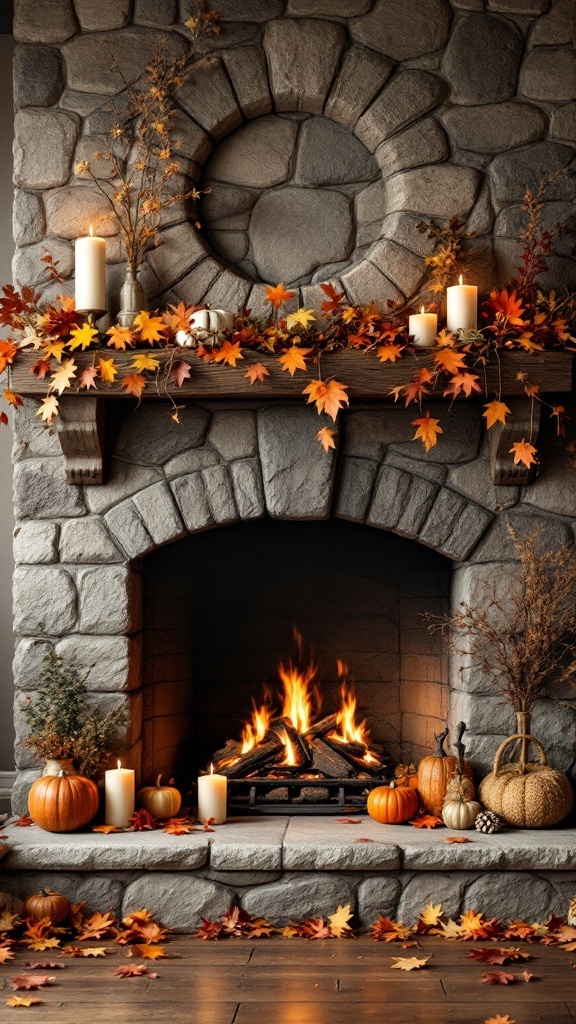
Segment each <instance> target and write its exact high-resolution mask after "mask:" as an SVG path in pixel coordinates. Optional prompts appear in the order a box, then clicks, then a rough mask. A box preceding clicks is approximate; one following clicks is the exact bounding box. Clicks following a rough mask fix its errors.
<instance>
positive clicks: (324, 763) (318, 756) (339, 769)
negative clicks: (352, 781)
mask: <svg viewBox="0 0 576 1024" xmlns="http://www.w3.org/2000/svg"><path fill="white" fill-rule="evenodd" d="M310 750H311V753H312V764H313V766H314V768H317V769H318V771H320V772H322V774H323V775H325V776H326V777H327V778H332V779H349V778H351V777H352V776H353V775H355V774H356V770H355V768H353V767H352V765H351V764H350V762H349V761H347V760H346V759H345V758H344V757H341V756H340V754H337V753H336V751H335V750H333V748H332V747H330V746H329V745H328V744H327V743H325V742H324V740H321V739H319V738H318V737H316V739H314V740H312V743H311V744H310Z"/></svg>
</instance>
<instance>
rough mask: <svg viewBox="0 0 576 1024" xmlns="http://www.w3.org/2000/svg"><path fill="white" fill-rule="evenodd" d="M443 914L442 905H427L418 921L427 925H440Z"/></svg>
mask: <svg viewBox="0 0 576 1024" xmlns="http://www.w3.org/2000/svg"><path fill="white" fill-rule="evenodd" d="M442 914H443V910H442V904H441V903H427V904H426V906H425V907H424V910H423V911H422V912H421V914H420V917H419V918H418V920H419V921H421V922H422V924H425V925H437V924H440V918H441V917H442Z"/></svg>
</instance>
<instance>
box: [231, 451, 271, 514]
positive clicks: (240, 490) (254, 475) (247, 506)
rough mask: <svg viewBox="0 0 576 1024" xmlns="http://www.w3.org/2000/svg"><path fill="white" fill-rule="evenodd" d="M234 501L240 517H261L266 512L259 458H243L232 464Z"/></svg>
mask: <svg viewBox="0 0 576 1024" xmlns="http://www.w3.org/2000/svg"><path fill="white" fill-rule="evenodd" d="M230 476H231V477H232V485H233V487H234V501H235V504H236V508H237V509H238V515H239V516H240V519H260V518H261V517H262V516H263V515H264V514H265V512H266V506H265V504H264V490H263V487H262V474H261V471H260V460H259V459H241V460H240V461H239V462H233V463H232V465H231V466H230Z"/></svg>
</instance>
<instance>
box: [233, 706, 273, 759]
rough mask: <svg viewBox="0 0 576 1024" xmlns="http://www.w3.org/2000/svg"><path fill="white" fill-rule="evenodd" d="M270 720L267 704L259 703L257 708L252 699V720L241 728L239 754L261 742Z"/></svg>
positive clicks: (270, 714)
mask: <svg viewBox="0 0 576 1024" xmlns="http://www.w3.org/2000/svg"><path fill="white" fill-rule="evenodd" d="M271 720H272V713H271V711H270V708H269V707H268V705H267V704H261V705H260V707H259V708H257V707H256V704H255V703H254V701H252V721H251V722H248V723H247V724H246V725H245V726H244V729H243V730H242V749H241V751H240V753H241V754H247V753H248V751H249V750H252V749H253V748H254V747H255V746H256V745H257V744H258V743H262V740H263V739H264V737H265V735H266V733H267V732H268V729H269V728H270V722H271Z"/></svg>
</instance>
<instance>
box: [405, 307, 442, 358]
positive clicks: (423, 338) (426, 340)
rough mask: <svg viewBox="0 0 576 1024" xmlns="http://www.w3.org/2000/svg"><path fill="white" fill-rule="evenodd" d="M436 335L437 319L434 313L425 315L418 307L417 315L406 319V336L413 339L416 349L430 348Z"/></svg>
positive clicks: (422, 308) (414, 314)
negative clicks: (408, 335)
mask: <svg viewBox="0 0 576 1024" xmlns="http://www.w3.org/2000/svg"><path fill="white" fill-rule="evenodd" d="M437 333H438V317H437V315H436V313H425V312H424V306H420V312H419V313H413V314H412V316H409V317H408V334H410V335H411V337H413V339H414V344H415V345H416V346H417V347H418V348H432V346H433V345H434V344H435V343H436V335H437Z"/></svg>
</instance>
